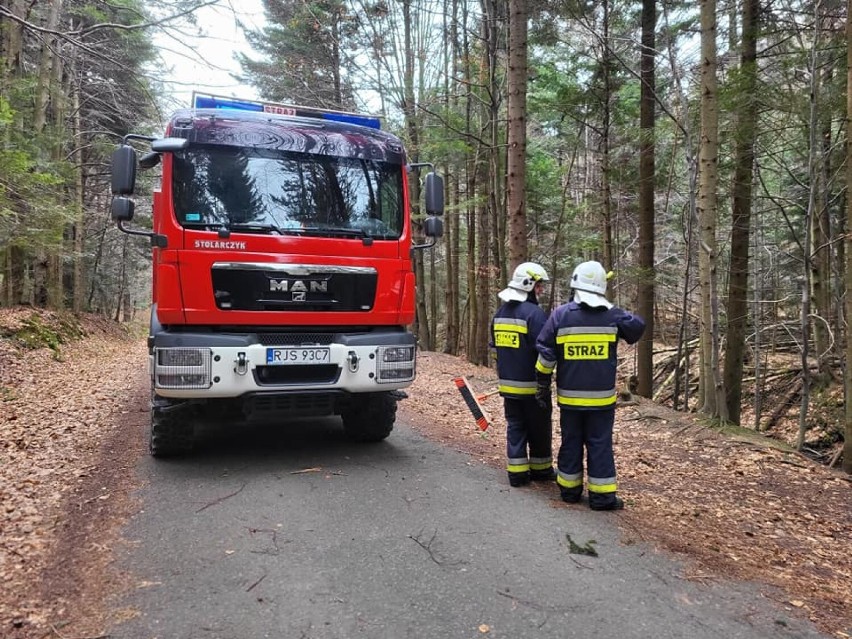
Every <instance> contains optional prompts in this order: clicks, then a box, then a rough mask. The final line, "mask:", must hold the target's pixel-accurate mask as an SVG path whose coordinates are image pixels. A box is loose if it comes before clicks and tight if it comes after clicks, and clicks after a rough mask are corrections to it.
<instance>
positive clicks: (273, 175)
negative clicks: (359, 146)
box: [172, 145, 404, 239]
mask: <svg viewBox="0 0 852 639" xmlns="http://www.w3.org/2000/svg"><path fill="white" fill-rule="evenodd" d="M403 170H404V169H403V167H402V166H400V165H398V164H389V163H385V162H377V161H373V160H363V159H357V158H342V157H336V156H329V155H316V154H311V153H296V152H291V151H270V150H265V149H253V148H243V147H233V146H207V145H205V146H193V147H191V148H189V149H187V150H186V151H180V152H177V153H175V154H174V163H173V175H172V191H173V193H174V210H175V215H176V216H177V219H178V221H179V222H180V223H181V225H183V226H185V227H192V228H209V229H210V230H211V231H213V230H217V229H220V228H223V227H224V228H228V229H230V230H232V231H233V232H236V233H242V232H246V233H280V234H289V233H291V232H292V233H297V234H299V235H317V236H326V237H327V236H343V237H365V236H369V237H372V238H375V239H397V238H399V236H400V234H401V233H402V225H403V197H402V171H403Z"/></svg>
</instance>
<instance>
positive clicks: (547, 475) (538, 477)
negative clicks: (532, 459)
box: [530, 467, 556, 481]
mask: <svg viewBox="0 0 852 639" xmlns="http://www.w3.org/2000/svg"><path fill="white" fill-rule="evenodd" d="M530 479H532V480H533V481H556V471H555V470H553V468H552V467H551V468H544V469H539V470H531V471H530Z"/></svg>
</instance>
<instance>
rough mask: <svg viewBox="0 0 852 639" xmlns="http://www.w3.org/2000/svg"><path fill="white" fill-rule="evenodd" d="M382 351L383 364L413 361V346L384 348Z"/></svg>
mask: <svg viewBox="0 0 852 639" xmlns="http://www.w3.org/2000/svg"><path fill="white" fill-rule="evenodd" d="M381 350H382V359H381V361H383V362H411V361H414V347H413V346H386V347H384V348H382V349H381Z"/></svg>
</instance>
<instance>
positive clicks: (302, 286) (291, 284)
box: [269, 280, 328, 302]
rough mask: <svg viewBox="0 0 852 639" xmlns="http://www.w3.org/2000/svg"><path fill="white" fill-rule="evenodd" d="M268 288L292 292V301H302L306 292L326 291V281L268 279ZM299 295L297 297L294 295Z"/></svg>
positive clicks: (279, 291)
mask: <svg viewBox="0 0 852 639" xmlns="http://www.w3.org/2000/svg"><path fill="white" fill-rule="evenodd" d="M269 290H270V292H273V293H292V294H293V301H296V302H304V301H305V299H306V298H307V293H328V281H318V280H269ZM297 294H299V295H300V297H299V298H297V297H296V295H297Z"/></svg>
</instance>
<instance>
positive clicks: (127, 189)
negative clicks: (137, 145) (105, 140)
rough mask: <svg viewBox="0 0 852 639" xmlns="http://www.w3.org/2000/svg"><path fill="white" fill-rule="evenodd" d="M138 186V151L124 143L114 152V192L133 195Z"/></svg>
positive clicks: (114, 193) (115, 193)
mask: <svg viewBox="0 0 852 639" xmlns="http://www.w3.org/2000/svg"><path fill="white" fill-rule="evenodd" d="M135 187H136V151H135V150H134V149H133V147H132V146H129V145H127V144H122V145H121V146H119V147H116V149H115V151H113V152H112V194H113V195H133V189H134V188H135Z"/></svg>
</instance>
